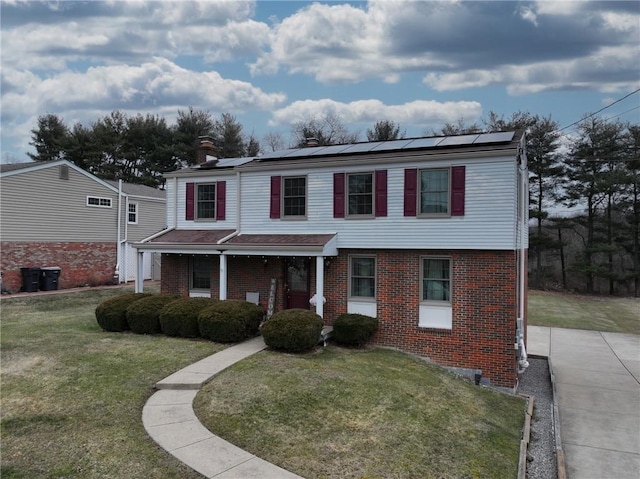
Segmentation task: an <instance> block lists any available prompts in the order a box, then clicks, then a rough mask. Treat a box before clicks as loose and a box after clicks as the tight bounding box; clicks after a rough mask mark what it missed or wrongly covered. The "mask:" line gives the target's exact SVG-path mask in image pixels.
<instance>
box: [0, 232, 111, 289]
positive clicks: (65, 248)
mask: <svg viewBox="0 0 640 479" xmlns="http://www.w3.org/2000/svg"><path fill="white" fill-rule="evenodd" d="M0 247H1V248H2V261H1V268H2V273H3V275H2V285H3V288H7V289H9V290H10V291H11V292H13V293H16V292H18V291H20V287H21V286H22V274H21V272H20V268H30V267H49V266H58V267H60V268H61V269H62V270H61V272H60V277H59V280H58V287H59V288H60V289H64V288H74V287H77V286H84V285H87V284H88V285H90V286H97V285H101V284H107V283H110V282H111V281H113V274H114V271H115V267H116V263H117V251H116V245H115V243H36V242H26V243H15V242H8V241H7V242H5V241H3V242H2V244H1V246H0Z"/></svg>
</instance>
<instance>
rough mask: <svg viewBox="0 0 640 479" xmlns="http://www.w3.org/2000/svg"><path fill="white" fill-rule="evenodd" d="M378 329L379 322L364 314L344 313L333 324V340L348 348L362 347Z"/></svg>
mask: <svg viewBox="0 0 640 479" xmlns="http://www.w3.org/2000/svg"><path fill="white" fill-rule="evenodd" d="M376 329H378V320H377V319H376V318H372V317H371V316H366V315H364V314H350V313H344V314H341V315H340V316H338V317H337V318H336V320H335V321H334V322H333V339H335V340H336V342H337V343H340V344H344V345H347V346H362V345H363V344H364V343H366V342H367V341H368V340H369V339H371V336H373V333H375V332H376Z"/></svg>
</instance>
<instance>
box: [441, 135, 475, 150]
mask: <svg viewBox="0 0 640 479" xmlns="http://www.w3.org/2000/svg"><path fill="white" fill-rule="evenodd" d="M478 136H480V135H478V134H473V135H457V136H445V137H444V139H443V140H442V141H441V142H440V143H438V147H441V146H457V145H470V144H472V143H473V142H474V140H475V139H476V138H477V137H478Z"/></svg>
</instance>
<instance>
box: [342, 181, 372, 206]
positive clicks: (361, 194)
mask: <svg viewBox="0 0 640 479" xmlns="http://www.w3.org/2000/svg"><path fill="white" fill-rule="evenodd" d="M347 194H348V210H347V211H348V213H347V214H348V215H349V216H359V215H367V216H372V215H373V174H372V173H355V174H349V175H347Z"/></svg>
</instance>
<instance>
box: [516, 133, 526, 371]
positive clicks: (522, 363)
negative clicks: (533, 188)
mask: <svg viewBox="0 0 640 479" xmlns="http://www.w3.org/2000/svg"><path fill="white" fill-rule="evenodd" d="M522 138H523V139H522V142H523V145H524V136H523V137H522ZM525 151H526V150H525V149H524V147H523V148H522V150H521V153H520V158H519V162H518V169H519V171H520V195H521V202H520V235H519V236H520V237H519V242H520V245H519V246H520V248H519V250H520V257H519V258H518V259H519V263H520V265H519V269H520V291H519V294H520V311H518V320H517V328H516V329H517V335H518V352H519V355H520V359H519V361H518V374H522V373H523V372H524V371H525V369H527V368H528V367H529V361H527V349H526V346H525V341H524V315H525V310H524V306H525V304H524V298H525V294H526V291H525V287H524V285H525V281H526V278H527V277H526V274H527V272H526V271H525V267H526V263H525V256H524V255H525V253H526V248H525V237H526V229H525V228H528V227H529V223H528V221H527V216H528V215H527V212H528V206H529V201H528V200H529V195H528V190H527V183H528V175H529V172H528V170H527V156H526V152H525Z"/></svg>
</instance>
